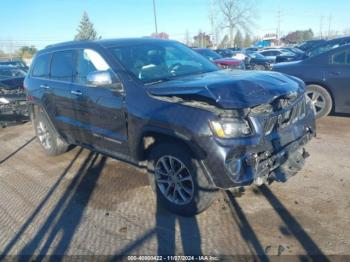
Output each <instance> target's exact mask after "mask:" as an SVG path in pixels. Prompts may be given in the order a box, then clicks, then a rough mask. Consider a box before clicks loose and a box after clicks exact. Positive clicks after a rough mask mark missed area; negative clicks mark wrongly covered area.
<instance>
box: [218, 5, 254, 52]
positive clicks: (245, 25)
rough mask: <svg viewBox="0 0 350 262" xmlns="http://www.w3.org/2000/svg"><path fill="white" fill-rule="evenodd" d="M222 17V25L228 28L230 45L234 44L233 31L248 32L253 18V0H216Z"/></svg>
mask: <svg viewBox="0 0 350 262" xmlns="http://www.w3.org/2000/svg"><path fill="white" fill-rule="evenodd" d="M217 3H218V4H219V7H220V14H221V16H222V17H223V21H222V27H223V28H226V29H228V31H229V34H228V35H229V39H230V46H231V47H233V46H234V35H235V34H234V32H235V31H237V30H238V29H240V30H242V31H245V32H250V27H251V26H252V24H253V20H254V11H255V8H254V1H253V0H217Z"/></svg>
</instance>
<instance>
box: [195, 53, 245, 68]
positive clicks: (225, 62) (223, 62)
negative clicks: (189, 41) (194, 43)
mask: <svg viewBox="0 0 350 262" xmlns="http://www.w3.org/2000/svg"><path fill="white" fill-rule="evenodd" d="M193 50H195V51H196V52H197V53H199V54H201V55H203V56H204V57H206V58H207V59H209V60H210V61H212V62H214V63H215V64H216V65H218V66H220V67H221V68H223V69H241V70H244V69H245V63H244V62H243V61H242V60H239V59H235V58H229V57H222V56H221V55H219V54H218V53H216V52H214V51H213V50H211V49H209V48H193Z"/></svg>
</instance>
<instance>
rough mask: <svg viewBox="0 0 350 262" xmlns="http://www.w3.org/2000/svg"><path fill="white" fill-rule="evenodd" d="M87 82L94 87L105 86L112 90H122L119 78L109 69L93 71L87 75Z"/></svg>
mask: <svg viewBox="0 0 350 262" xmlns="http://www.w3.org/2000/svg"><path fill="white" fill-rule="evenodd" d="M86 80H87V84H88V85H91V86H95V87H106V88H110V89H112V90H113V91H122V89H123V88H122V84H121V82H120V81H119V79H118V78H117V77H116V76H114V75H112V73H111V72H110V71H109V70H103V71H93V72H90V73H89V74H88V75H87V77H86Z"/></svg>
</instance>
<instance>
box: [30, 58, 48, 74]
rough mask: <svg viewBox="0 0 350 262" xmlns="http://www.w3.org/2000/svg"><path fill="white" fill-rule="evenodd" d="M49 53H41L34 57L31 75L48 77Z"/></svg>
mask: <svg viewBox="0 0 350 262" xmlns="http://www.w3.org/2000/svg"><path fill="white" fill-rule="evenodd" d="M49 63H50V54H43V55H40V56H38V57H37V58H36V59H35V65H34V68H33V72H32V76H34V77H48V76H49Z"/></svg>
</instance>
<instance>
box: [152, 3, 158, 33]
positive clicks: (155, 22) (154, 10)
mask: <svg viewBox="0 0 350 262" xmlns="http://www.w3.org/2000/svg"><path fill="white" fill-rule="evenodd" d="M153 15H154V26H155V28H156V35H158V25H157V10H156V0H153Z"/></svg>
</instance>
